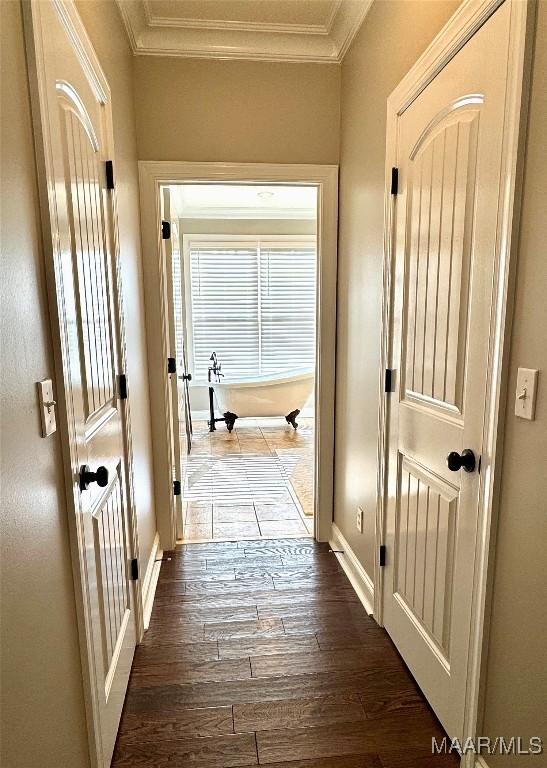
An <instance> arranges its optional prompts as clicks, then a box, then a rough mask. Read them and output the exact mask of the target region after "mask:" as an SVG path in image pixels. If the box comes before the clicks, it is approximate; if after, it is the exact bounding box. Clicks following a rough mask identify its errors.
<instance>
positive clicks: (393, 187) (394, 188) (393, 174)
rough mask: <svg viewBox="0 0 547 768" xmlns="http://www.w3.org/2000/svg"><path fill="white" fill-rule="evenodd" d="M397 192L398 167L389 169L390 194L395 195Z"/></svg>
mask: <svg viewBox="0 0 547 768" xmlns="http://www.w3.org/2000/svg"><path fill="white" fill-rule="evenodd" d="M398 193H399V169H398V168H392V169H391V194H392V195H397V194H398Z"/></svg>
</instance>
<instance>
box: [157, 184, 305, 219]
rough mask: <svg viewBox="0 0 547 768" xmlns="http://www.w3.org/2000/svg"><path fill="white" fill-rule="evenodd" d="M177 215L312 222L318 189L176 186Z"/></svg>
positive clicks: (269, 186)
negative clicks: (305, 220)
mask: <svg viewBox="0 0 547 768" xmlns="http://www.w3.org/2000/svg"><path fill="white" fill-rule="evenodd" d="M171 196H172V205H173V209H174V210H175V211H176V213H177V215H179V216H181V217H184V218H187V219H315V217H316V212H317V189H316V188H315V187H305V186H300V187H289V186H283V185H279V184H278V185H267V186H266V185H257V184H177V185H173V186H172V187H171Z"/></svg>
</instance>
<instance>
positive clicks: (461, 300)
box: [379, 1, 525, 738]
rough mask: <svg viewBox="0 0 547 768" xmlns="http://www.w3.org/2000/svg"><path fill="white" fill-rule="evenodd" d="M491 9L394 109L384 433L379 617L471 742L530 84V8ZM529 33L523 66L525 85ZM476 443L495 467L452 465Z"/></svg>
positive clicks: (443, 716)
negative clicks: (526, 15) (495, 415)
mask: <svg viewBox="0 0 547 768" xmlns="http://www.w3.org/2000/svg"><path fill="white" fill-rule="evenodd" d="M467 5H468V6H469V7H470V6H472V5H474V6H475V7H478V6H479V5H480V4H479V3H473V4H472V3H468V4H467ZM486 5H487V4H486V3H483V4H482V6H486ZM498 5H500V4H498ZM465 10H466V9H464V11H465ZM479 10H480V11H484V7H483V8H479ZM488 10H489V13H488V14H487V15H485V16H484V17H483V18H482V21H481V23H480V24H477V26H476V28H475V29H474V30H472V32H474V33H475V34H472V32H471V34H470V35H469V38H470V39H469V41H468V42H467V41H466V39H464V38H463V34H462V41H461V44H460V46H459V48H458V49H457V51H453V52H452V55H451V56H450V57H448V56H446V51H445V52H444V53H445V56H446V57H445V60H444V62H442V65H439V66H438V68H437V70H436V71H435V72H433V73H432V76H431V78H430V79H429V80H427V81H425V82H424V84H423V87H422V88H420V89H418V88H417V87H416V86H417V83H416V82H414V83H413V86H415V92H414V93H413V94H412V98H410V99H409V98H408V95H409V94H408V93H406V94H405V88H404V85H405V83H404V81H403V84H401V86H400V87H399V89H398V92H396V93H395V94H394V97H392V103H391V105H390V109H389V110H388V114H389V119H388V133H389V138H388V162H390V161H391V162H392V163H393V165H394V166H396V167H397V168H398V172H399V194H398V195H397V199H396V202H395V203H394V204H393V209H392V210H393V213H392V218H391V217H390V216H388V217H387V226H388V229H387V232H386V237H387V240H388V244H387V247H388V253H391V266H390V267H389V272H390V273H389V274H388V275H387V276H386V280H385V283H386V285H385V289H386V296H387V298H388V299H389V296H390V295H391V301H390V304H391V324H390V326H389V324H386V325H385V326H384V327H386V328H389V331H390V333H389V339H388V341H387V342H386V348H385V351H384V354H383V359H384V360H385V362H386V364H387V367H390V368H392V369H394V371H395V372H396V386H395V391H394V392H393V393H392V394H391V395H390V396H389V398H390V400H389V405H388V406H387V407H386V409H385V423H386V428H385V434H384V435H382V423H381V430H380V431H381V435H380V456H382V455H383V450H384V446H385V447H386V449H387V453H386V468H385V471H386V478H385V481H386V482H385V486H384V485H383V478H382V477H381V478H380V486H379V490H380V493H381V495H382V498H383V499H384V502H383V504H384V508H385V534H384V535H385V539H384V540H385V543H386V545H387V563H386V567H385V572H384V574H383V591H382V593H383V604H382V606H381V609H382V610H381V620H382V621H383V623H384V625H385V626H386V628H387V630H388V632H389V633H390V635H391V636H392V638H393V640H394V642H395V644H396V645H397V647H398V649H399V651H400V652H401V654H402V656H403V658H404V659H405V661H406V663H407V664H408V666H409V667H410V669H411V671H412V673H413V674H414V676H415V677H416V679H417V681H418V683H419V685H420V687H421V688H422V690H423V691H424V693H425V695H426V696H427V698H428V700H429V702H430V703H431V705H432V707H433V709H434V710H435V712H436V714H437V715H438V716H439V718H440V720H441V722H442V723H443V725H444V727H445V728H446V730H447V731H448V733H449V734H450V735H451V736H455V737H459V738H462V737H463V736H464V734H465V735H468V730H469V728H470V727H471V728H472V727H473V722H472V721H473V718H472V717H470V712H469V709H470V707H472V708H473V709H474V713H473V716H474V717H475V718H476V701H474V700H473V697H474V696H475V694H476V691H473V693H472V695H470V690H471V688H473V686H474V685H475V683H474V680H472V679H471V678H470V675H469V670H470V667H471V666H473V664H475V660H474V659H473V654H475V655H476V653H477V648H478V646H477V642H478V641H477V633H476V628H475V627H474V626H473V616H474V613H473V611H474V610H475V611H476V610H477V608H476V605H475V603H476V600H477V597H479V599H480V600H484V593H482V594H481V595H477V581H476V580H477V571H478V570H479V569H478V567H477V561H479V562H480V567H481V568H483V567H484V558H485V556H487V549H488V542H487V541H486V540H485V534H484V520H483V516H482V512H481V510H482V504H483V501H484V494H485V483H486V484H488V483H491V472H492V464H493V457H492V452H493V449H495V440H494V439H493V438H492V427H491V423H489V422H490V421H491V418H492V417H491V414H490V413H489V411H488V409H489V402H490V401H491V399H492V397H493V396H494V397H499V391H500V388H501V385H500V384H499V381H498V380H499V378H500V372H499V361H498V358H499V357H500V354H499V351H498V350H496V348H495V347H494V345H493V343H492V333H493V329H494V330H495V329H496V328H498V326H499V325H501V327H502V329H503V321H504V315H503V316H502V317H500V316H499V303H500V298H501V300H502V301H503V302H504V303H503V310H504V311H505V299H506V293H507V281H508V278H507V275H506V274H505V272H504V273H503V275H502V277H503V279H504V282H503V283H502V284H501V285H500V284H499V282H498V280H499V262H500V261H502V260H503V259H501V258H500V253H499V248H500V222H502V223H503V222H505V226H506V227H507V231H508V232H509V233H510V230H511V209H510V210H509V211H507V200H511V201H512V197H509V195H512V194H513V193H514V184H515V171H514V167H513V166H512V165H510V166H509V171H511V173H512V175H511V177H510V183H511V186H509V187H508V179H507V177H506V175H505V173H504V171H506V170H507V165H508V160H507V151H508V150H507V147H508V135H509V139H510V140H511V141H512V142H513V144H514V151H515V153H516V146H517V139H516V136H515V135H514V134H516V135H518V123H519V119H520V115H519V111H520V110H519V107H520V95H521V91H520V88H518V89H517V94H516V96H515V93H514V90H515V89H514V83H512V81H511V75H510V70H509V68H508V66H507V62H508V60H509V61H511V55H513V57H514V51H513V50H512V46H513V48H514V46H515V40H514V34H515V33H514V29H515V14H517V15H518V14H519V13H522V11H518V10H516V9H515V4H513V3H510V2H509V1H507V2H505V3H503V4H501V5H500V7H499V8H497V10H496V6H495V5H494V4H492V3H490V8H489V9H488ZM521 21H522V17H521ZM524 27H525V25H524V23H522V29H524ZM521 34H522V40H524V33H523V32H522V30H521ZM443 42H446V41H443ZM521 45H522V50H520V54H521V58H520V60H519V61H518V62H516V63H515V61H514V58H513V63H514V66H515V67H518V68H519V70H518V74H519V75H520V78H521V82H522V59H523V42H522V41H521ZM439 47H440V43H439ZM404 96H405V97H406V98H407V101H406V103H405V102H404V100H403V97H404ZM517 97H518V98H517ZM510 99H513V100H515V102H516V107H515V104H514V103H511V105H510V106H511V108H512V109H513V110H514V111H513V112H511V113H509V110H508V103H509V101H510ZM515 112H516V114H515ZM508 113H509V118H510V119H509V120H508V119H507V118H508ZM390 120H391V122H390ZM515 123H516V127H515ZM512 131H513V132H514V133H513V135H512ZM390 142H391V143H390ZM514 165H516V161H515V163H514ZM508 190H509V192H508ZM391 232H392V233H393V234H392V235H391ZM505 235H506V242H505V246H506V247H507V240H508V237H507V232H506V233H505ZM391 238H392V239H393V245H392V246H391V245H390V241H391ZM502 257H503V258H504V259H506V260H507V261H508V253H507V254H505V256H503V254H502ZM388 317H389V313H388ZM498 332H499V330H498ZM496 343H497V344H499V343H500V340H499V338H498V339H496ZM496 355H498V357H496ZM490 376H494V377H495V379H496V386H495V387H494V393H493V391H492V382H491V381H490ZM496 402H497V401H496ZM465 448H469V449H471V450H472V451H473V452H474V454H475V456H476V458H477V462H479V460H480V458H481V456H482V472H479V466H477V468H476V470H475V471H474V472H469V473H468V472H465V471H464V470H463V469H461V470H460V471H458V472H452V471H450V470H449V469H448V466H447V461H446V459H447V455H448V454H449V453H450V452H451V451H457V452H458V453H461V452H462V450H463V449H465ZM485 551H486V555H485ZM480 578H483V576H481V577H480ZM483 608H484V604H483V605H482V608H481V610H483ZM483 615H484V614H483V613H481V614H479V617H480V620H481V622H482V618H483ZM475 671H476V670H474V672H475ZM470 702H471V704H470Z"/></svg>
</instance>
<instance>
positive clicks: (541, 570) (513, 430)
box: [484, 1, 547, 768]
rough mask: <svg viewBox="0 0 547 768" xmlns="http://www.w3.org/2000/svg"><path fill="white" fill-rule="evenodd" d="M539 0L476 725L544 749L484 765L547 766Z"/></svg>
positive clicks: (545, 256) (546, 30)
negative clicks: (524, 374) (531, 394)
mask: <svg viewBox="0 0 547 768" xmlns="http://www.w3.org/2000/svg"><path fill="white" fill-rule="evenodd" d="M546 128H547V2H544V1H543V2H540V3H538V19H537V32H536V39H535V57H534V63H533V71H532V91H531V103H530V113H529V126H528V142H527V155H526V162H525V177H524V196H523V206H522V216H521V236H520V246H519V255H518V262H517V263H518V269H517V284H516V294H515V314H514V320H513V331H512V340H511V356H510V366H509V370H510V378H509V387H508V397H507V410H506V415H505V449H504V461H503V471H502V485H501V506H500V511H499V525H498V539H497V551H496V567H495V578H494V593H493V606H492V623H491V635H490V655H489V661H488V676H487V688H486V708H485V709H486V714H485V722H484V733H485V734H486V735H488V736H492V737H493V736H498V735H504V736H506V737H510V736H522V737H523V738H529V737H530V736H543V741H544V748H545V753H544V754H543V755H542V756H541V757H535V758H534V759H533V760H532V759H531V758H527V757H526V756H520V757H518V756H517V757H503V758H502V757H497V758H492V757H490V758H488V765H489V766H491V768H494V767H495V766H504V767H505V768H520V767H521V766H522V768H524V767H525V766H527V765H528V764H529V763H533V765H534V766H537V767H538V768H539V766H543V767H545V766H547V602H546V597H547V555H546V551H545V548H546V544H547V472H546V471H545V468H546V466H547V458H546V457H547V330H546V329H547V302H546V300H545V291H546V289H547V251H546V243H547V218H546V215H545V213H546V207H545V200H546V199H547V183H546V179H547V152H546V150H545V132H546ZM519 365H520V366H523V367H526V368H539V369H540V379H539V389H538V400H537V408H536V419H535V421H533V422H530V421H523V420H521V419H517V418H516V417H515V416H514V415H513V414H514V395H515V389H516V373H517V367H518V366H519Z"/></svg>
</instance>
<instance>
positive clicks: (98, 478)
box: [80, 464, 108, 491]
mask: <svg viewBox="0 0 547 768" xmlns="http://www.w3.org/2000/svg"><path fill="white" fill-rule="evenodd" d="M91 483H97V485H98V486H99V487H100V488H106V486H107V485H108V469H107V468H106V467H97V471H96V472H92V471H91V469H90V468H89V466H88V465H87V464H83V466H82V468H81V469H80V489H81V490H82V491H87V489H88V488H89V486H90V484H91Z"/></svg>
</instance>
